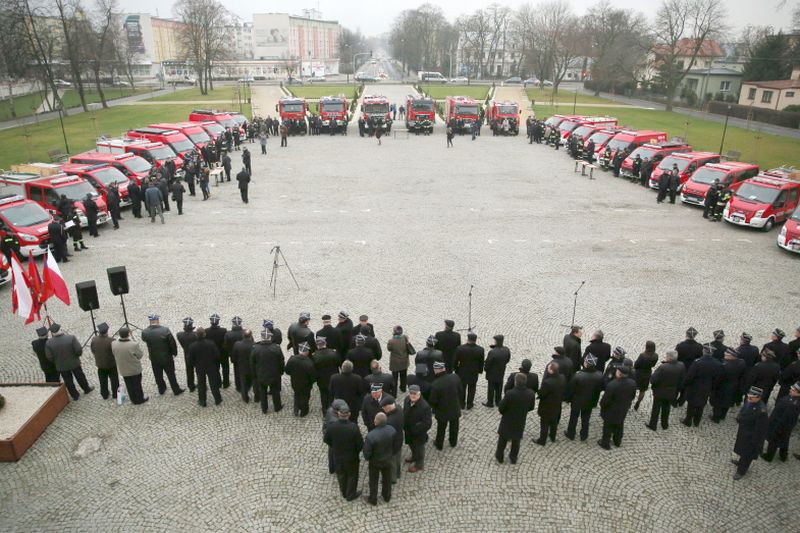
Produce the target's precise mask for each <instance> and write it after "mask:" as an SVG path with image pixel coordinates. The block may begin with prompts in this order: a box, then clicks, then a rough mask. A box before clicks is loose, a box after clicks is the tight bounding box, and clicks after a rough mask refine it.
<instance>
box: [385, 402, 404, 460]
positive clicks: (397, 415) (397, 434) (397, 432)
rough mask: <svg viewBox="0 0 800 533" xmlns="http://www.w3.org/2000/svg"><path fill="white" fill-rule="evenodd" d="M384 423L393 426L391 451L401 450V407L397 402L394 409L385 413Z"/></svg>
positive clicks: (398, 451) (397, 451)
mask: <svg viewBox="0 0 800 533" xmlns="http://www.w3.org/2000/svg"><path fill="white" fill-rule="evenodd" d="M386 424H387V425H389V426H392V427H393V428H394V442H393V445H392V452H393V453H400V452H401V451H402V450H403V407H402V406H401V405H400V404H399V403H396V404H395V408H394V411H392V412H391V413H386Z"/></svg>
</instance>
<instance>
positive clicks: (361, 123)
mask: <svg viewBox="0 0 800 533" xmlns="http://www.w3.org/2000/svg"><path fill="white" fill-rule="evenodd" d="M379 129H380V130H383V131H384V133H389V132H390V131H391V130H392V114H391V112H390V105H389V99H388V98H386V97H385V96H380V95H377V94H370V95H365V96H364V97H363V98H362V99H361V116H360V117H359V119H358V133H359V135H361V136H362V137H363V136H364V135H365V134H367V135H371V134H373V133H375V131H377V130H379Z"/></svg>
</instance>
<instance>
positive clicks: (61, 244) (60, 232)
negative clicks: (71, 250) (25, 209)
mask: <svg viewBox="0 0 800 533" xmlns="http://www.w3.org/2000/svg"><path fill="white" fill-rule="evenodd" d="M47 234H48V235H49V236H50V244H51V245H52V252H53V257H54V258H55V260H56V263H69V257H68V254H67V233H66V231H65V230H64V225H63V224H61V216H60V215H58V214H56V215H53V221H52V222H50V223H49V224H48V225H47Z"/></svg>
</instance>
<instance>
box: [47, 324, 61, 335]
mask: <svg viewBox="0 0 800 533" xmlns="http://www.w3.org/2000/svg"><path fill="white" fill-rule="evenodd" d="M59 331H61V324H59V323H57V322H53V323H52V324H51V325H50V333H58V332H59Z"/></svg>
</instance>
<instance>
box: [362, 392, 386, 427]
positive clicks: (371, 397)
mask: <svg viewBox="0 0 800 533" xmlns="http://www.w3.org/2000/svg"><path fill="white" fill-rule="evenodd" d="M365 385H366V387H367V388H368V389H367V390H369V394H365V395H364V399H363V400H362V402H361V409H360V410H361V421H362V422H364V427H366V428H367V431H372V430H373V429H374V428H375V422H374V421H375V415H376V414H378V413H380V412H381V400H382V399H383V396H384V394H386V393H385V391H384V390H383V383H379V382H375V383H369V384H367V383H366V382H365Z"/></svg>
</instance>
